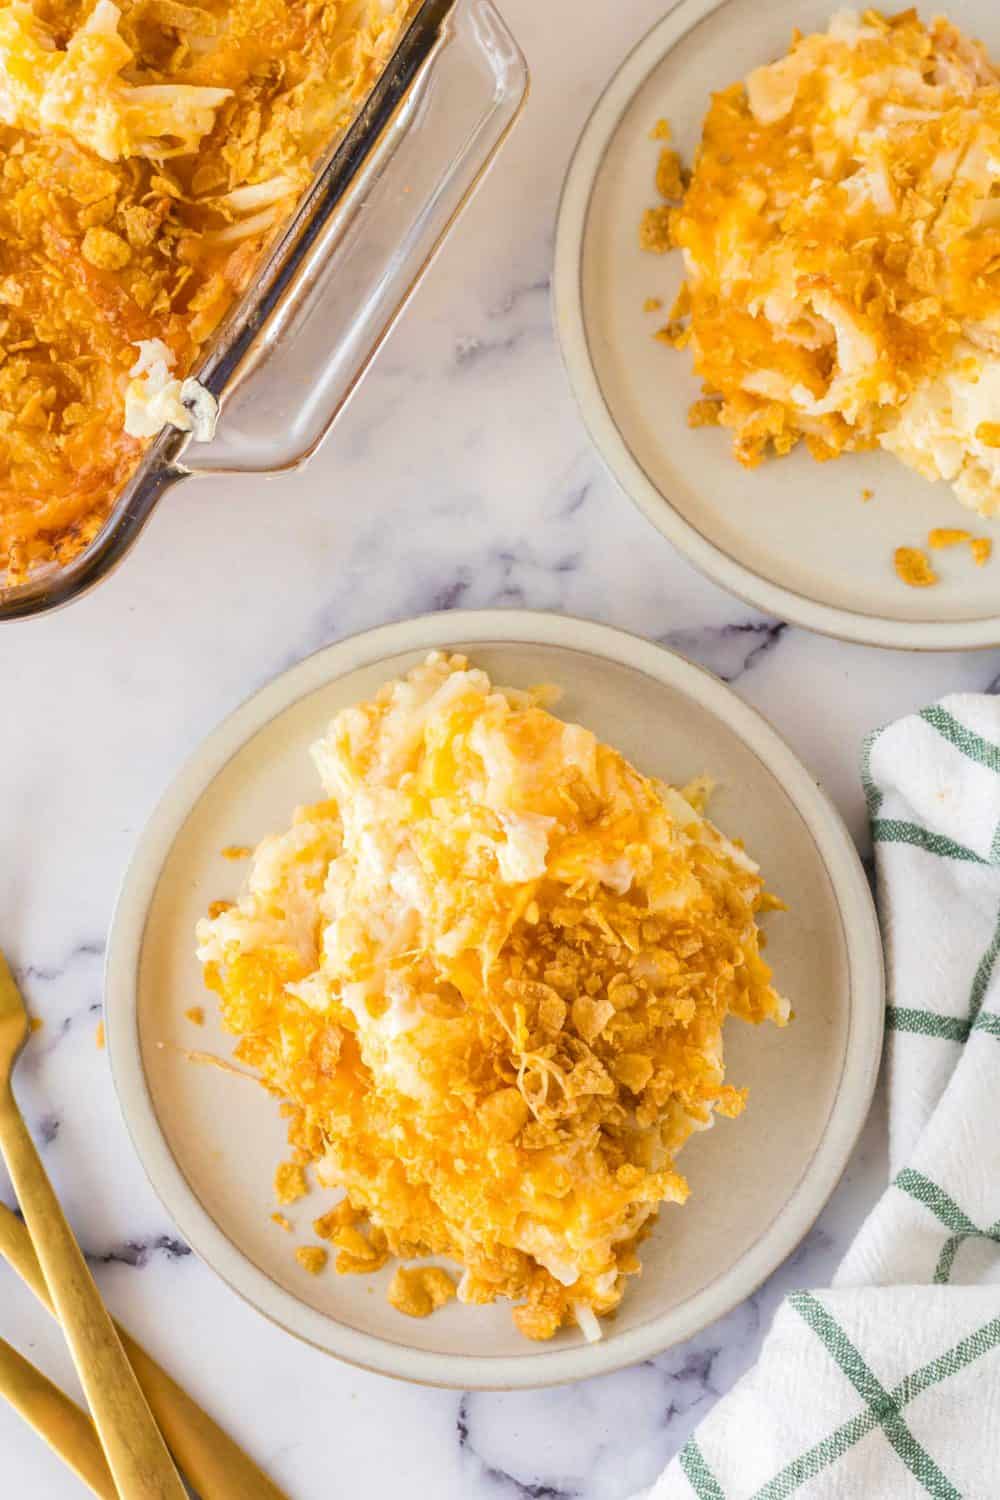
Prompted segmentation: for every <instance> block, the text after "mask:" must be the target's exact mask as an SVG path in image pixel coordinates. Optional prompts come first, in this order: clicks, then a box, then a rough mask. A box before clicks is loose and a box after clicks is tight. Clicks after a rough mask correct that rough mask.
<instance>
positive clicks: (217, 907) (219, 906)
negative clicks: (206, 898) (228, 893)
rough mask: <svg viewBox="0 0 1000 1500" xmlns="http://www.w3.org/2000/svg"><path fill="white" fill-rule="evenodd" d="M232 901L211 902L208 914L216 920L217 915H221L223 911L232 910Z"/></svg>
mask: <svg viewBox="0 0 1000 1500" xmlns="http://www.w3.org/2000/svg"><path fill="white" fill-rule="evenodd" d="M232 909H233V903H232V901H212V902H210V904H209V908H208V915H209V916H210V917H211V919H212V921H213V922H214V920H215V918H216V917H221V916H222V914H223V912H226V911H232Z"/></svg>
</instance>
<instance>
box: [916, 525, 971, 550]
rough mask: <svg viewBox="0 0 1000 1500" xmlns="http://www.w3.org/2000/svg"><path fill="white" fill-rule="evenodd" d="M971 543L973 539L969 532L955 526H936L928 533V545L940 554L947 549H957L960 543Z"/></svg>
mask: <svg viewBox="0 0 1000 1500" xmlns="http://www.w3.org/2000/svg"><path fill="white" fill-rule="evenodd" d="M971 541H972V537H971V536H970V535H969V533H968V532H967V531H961V530H959V529H958V528H956V527H954V526H935V527H934V528H933V530H932V531H929V532H928V533H927V545H928V547H930V549H931V550H932V551H933V552H940V551H941V550H942V549H943V548H945V547H957V546H958V544H959V542H971Z"/></svg>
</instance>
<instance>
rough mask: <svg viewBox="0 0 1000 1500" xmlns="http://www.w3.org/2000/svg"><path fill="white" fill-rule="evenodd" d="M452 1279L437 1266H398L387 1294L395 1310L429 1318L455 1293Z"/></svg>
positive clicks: (409, 1316) (414, 1316)
mask: <svg viewBox="0 0 1000 1500" xmlns="http://www.w3.org/2000/svg"><path fill="white" fill-rule="evenodd" d="M456 1291H457V1288H456V1285H455V1282H454V1281H453V1279H452V1278H451V1277H450V1276H449V1275H448V1272H447V1271H443V1270H442V1269H441V1267H440V1266H413V1267H412V1268H411V1267H407V1266H400V1267H399V1269H398V1270H397V1271H396V1274H395V1276H394V1277H393V1278H392V1281H391V1282H390V1283H389V1290H388V1292H387V1293H386V1295H387V1296H388V1298H389V1301H390V1302H391V1303H392V1305H393V1307H394V1308H396V1310H397V1312H401V1313H405V1314H406V1316H407V1317H408V1318H428V1317H430V1315H431V1313H432V1312H434V1311H435V1310H436V1309H437V1308H439V1307H443V1306H444V1305H445V1303H446V1302H449V1301H450V1300H451V1298H452V1297H454V1296H455V1293H456Z"/></svg>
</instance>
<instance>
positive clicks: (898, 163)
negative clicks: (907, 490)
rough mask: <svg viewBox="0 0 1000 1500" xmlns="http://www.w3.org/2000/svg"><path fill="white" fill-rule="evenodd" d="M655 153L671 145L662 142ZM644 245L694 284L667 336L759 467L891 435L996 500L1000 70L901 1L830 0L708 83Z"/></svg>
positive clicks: (999, 466)
mask: <svg viewBox="0 0 1000 1500" xmlns="http://www.w3.org/2000/svg"><path fill="white" fill-rule="evenodd" d="M664 157H665V158H672V157H673V153H671V152H669V151H665V152H664ZM658 181H659V183H660V186H661V191H662V192H663V195H664V197H665V199H667V200H668V201H667V202H665V203H664V204H662V205H660V206H658V207H657V208H655V209H651V210H650V211H649V212H648V213H647V215H646V218H645V219H644V221H643V227H642V240H643V243H644V244H645V245H646V246H647V247H648V248H650V249H653V250H659V251H662V250H665V249H668V248H672V247H677V248H679V249H680V250H681V251H682V252H683V255H684V261H685V268H686V283H685V287H684V291H683V293H682V297H681V300H680V301H679V304H678V306H677V308H676V309H675V311H674V315H673V319H672V321H671V323H670V324H668V326H667V328H666V329H665V330H662V333H661V336H662V337H664V338H665V339H666V340H667V341H668V342H671V343H674V344H675V345H678V346H684V345H688V344H689V345H690V348H691V351H692V354H693V357H694V363H695V368H696V370H697V372H698V374H699V375H700V376H701V378H702V380H703V382H704V391H705V400H704V401H702V402H699V403H698V407H697V410H696V411H695V413H694V414H693V417H694V420H695V421H696V422H697V423H699V424H704V423H706V422H709V421H715V422H718V423H719V424H721V425H722V426H724V427H728V428H730V429H731V430H732V431H733V433H734V447H735V454H736V457H737V458H738V459H739V460H740V462H741V463H744V464H747V465H751V466H752V465H755V464H757V463H758V462H759V461H760V459H761V458H762V457H763V456H764V454H765V453H767V452H773V453H776V454H784V453H787V452H788V451H789V450H790V449H791V448H792V447H794V445H795V444H796V443H797V442H799V440H800V439H804V440H805V442H806V443H807V445H808V447H809V449H810V450H811V452H812V454H813V456H814V457H815V458H817V459H826V458H832V457H835V456H837V455H838V454H840V453H843V452H847V451H853V450H858V449H865V448H872V447H874V446H876V445H879V444H880V445H882V446H883V447H885V448H886V449H888V450H889V451H891V452H892V453H894V454H896V455H897V456H898V457H899V458H901V459H902V460H903V461H904V462H905V463H907V464H909V465H911V466H912V467H914V468H916V469H917V470H918V471H919V472H920V473H922V474H924V475H925V476H926V477H928V478H930V479H939V478H943V479H946V480H948V481H949V482H950V483H951V484H952V485H953V487H954V489H955V491H956V493H957V495H958V496H959V498H960V499H961V500H962V501H963V502H964V503H965V504H967V505H969V506H970V507H972V508H974V509H976V510H979V511H980V512H982V513H983V514H985V515H990V514H994V513H996V512H997V511H998V510H1000V449H997V448H996V447H994V446H991V445H990V442H989V436H990V430H991V424H992V423H994V422H995V421H996V418H997V414H998V412H1000V75H998V73H997V70H996V68H995V67H994V65H993V64H992V62H991V61H990V59H989V57H988V56H987V54H986V52H985V50H984V48H983V47H982V45H981V44H979V43H977V42H973V41H969V40H968V39H967V38H965V37H964V36H963V35H962V34H961V33H960V32H959V31H958V30H957V29H956V28H955V27H954V26H953V25H951V24H950V22H948V21H946V20H944V19H937V20H935V21H933V22H932V23H931V24H930V25H927V26H925V25H924V24H923V23H922V22H921V21H920V19H919V17H918V16H917V13H916V12H915V11H914V10H907V11H904V12H902V13H901V14H899V15H897V16H894V17H890V18H886V17H884V16H882V15H880V14H878V13H877V12H875V11H871V10H869V11H865V12H864V13H863V14H862V15H858V14H856V13H855V12H853V11H842V12H839V13H838V14H837V15H835V16H834V18H833V20H832V21H831V23H830V26H829V29H828V31H827V32H825V33H821V34H816V35H811V36H801V35H798V36H796V37H795V38H794V39H793V43H792V46H791V49H790V51H789V52H788V54H787V55H786V56H785V57H783V58H781V59H780V60H779V61H777V62H774V63H771V64H769V65H768V66H765V67H761V68H758V69H756V70H755V71H754V72H752V73H750V74H749V76H748V77H747V78H746V79H745V80H744V81H743V82H739V83H734V84H732V85H731V86H730V87H728V88H725V89H723V90H722V91H721V92H719V93H718V94H716V95H714V97H713V99H712V102H711V106H710V108H709V111H708V114H707V117H706V119H705V123H704V129H703V135H702V140H701V144H700V146H699V148H698V151H697V154H696V157H695V160H694V164H693V170H692V172H691V174H690V179H689V181H687V182H686V183H685V182H683V181H681V180H680V178H679V177H678V176H677V174H675V173H674V171H673V170H672V165H671V162H670V161H669V160H667V161H666V163H664V162H663V161H661V166H660V171H659V173H658Z"/></svg>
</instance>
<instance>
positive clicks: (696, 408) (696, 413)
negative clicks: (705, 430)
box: [687, 397, 722, 427]
mask: <svg viewBox="0 0 1000 1500" xmlns="http://www.w3.org/2000/svg"><path fill="white" fill-rule="evenodd" d="M687 420H688V426H689V427H718V425H719V422H720V421H721V420H722V406H721V403H720V402H718V401H710V400H709V399H708V398H707V397H705V398H704V399H703V400H701V401H693V402H692V403H691V405H690V406H689V407H688V415H687Z"/></svg>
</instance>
